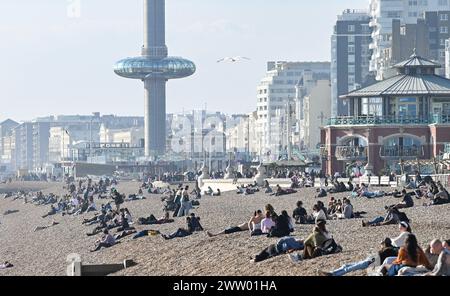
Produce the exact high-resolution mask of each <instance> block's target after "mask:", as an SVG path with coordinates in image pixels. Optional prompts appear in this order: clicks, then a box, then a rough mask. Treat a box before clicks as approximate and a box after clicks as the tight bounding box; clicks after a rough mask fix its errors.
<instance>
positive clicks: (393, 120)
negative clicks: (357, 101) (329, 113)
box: [328, 114, 450, 126]
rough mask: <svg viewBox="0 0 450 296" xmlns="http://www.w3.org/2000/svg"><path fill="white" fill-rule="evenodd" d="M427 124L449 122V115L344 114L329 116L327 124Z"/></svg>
mask: <svg viewBox="0 0 450 296" xmlns="http://www.w3.org/2000/svg"><path fill="white" fill-rule="evenodd" d="M393 124H394V125H403V124H405V125H429V124H450V116H449V115H438V114H434V115H432V116H430V117H429V118H419V117H407V116H404V117H396V116H345V117H336V118H330V119H329V120H328V125H337V126H341V125H393Z"/></svg>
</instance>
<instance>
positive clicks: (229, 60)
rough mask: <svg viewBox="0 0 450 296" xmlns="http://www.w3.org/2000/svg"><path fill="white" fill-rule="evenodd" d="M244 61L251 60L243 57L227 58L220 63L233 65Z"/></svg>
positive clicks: (219, 61)
mask: <svg viewBox="0 0 450 296" xmlns="http://www.w3.org/2000/svg"><path fill="white" fill-rule="evenodd" d="M242 60H250V59H249V58H246V57H241V56H237V57H225V58H223V59H220V60H218V61H217V62H218V63H221V62H231V63H236V62H238V61H242Z"/></svg>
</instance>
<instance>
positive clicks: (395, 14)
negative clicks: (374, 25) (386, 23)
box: [386, 11, 402, 18]
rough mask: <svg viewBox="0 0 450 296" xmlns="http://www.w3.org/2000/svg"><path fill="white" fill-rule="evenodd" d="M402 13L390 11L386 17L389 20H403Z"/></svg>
mask: <svg viewBox="0 0 450 296" xmlns="http://www.w3.org/2000/svg"><path fill="white" fill-rule="evenodd" d="M401 16H402V13H401V11H388V12H387V14H386V17H388V18H401Z"/></svg>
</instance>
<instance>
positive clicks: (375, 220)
mask: <svg viewBox="0 0 450 296" xmlns="http://www.w3.org/2000/svg"><path fill="white" fill-rule="evenodd" d="M383 221H384V218H383V217H381V216H380V217H376V218H375V219H373V220H372V221H369V222H367V224H369V225H373V224H377V223H381V222H383Z"/></svg>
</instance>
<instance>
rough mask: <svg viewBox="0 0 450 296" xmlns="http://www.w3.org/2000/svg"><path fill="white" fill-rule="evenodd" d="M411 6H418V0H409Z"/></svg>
mask: <svg viewBox="0 0 450 296" xmlns="http://www.w3.org/2000/svg"><path fill="white" fill-rule="evenodd" d="M409 6H417V0H409Z"/></svg>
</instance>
